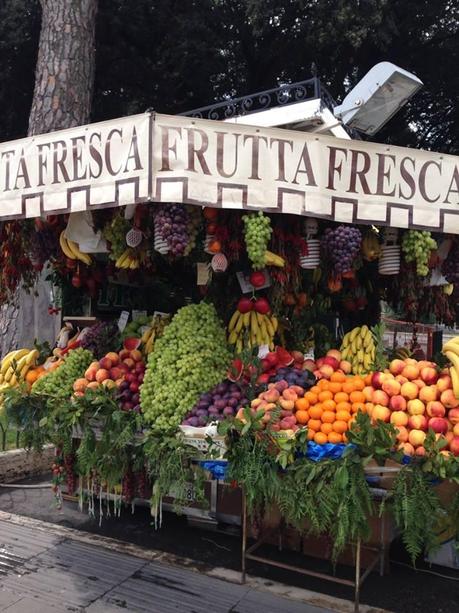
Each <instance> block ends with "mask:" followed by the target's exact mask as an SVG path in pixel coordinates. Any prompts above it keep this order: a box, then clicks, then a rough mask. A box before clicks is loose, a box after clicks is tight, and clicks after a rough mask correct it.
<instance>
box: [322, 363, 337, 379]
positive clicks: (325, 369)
mask: <svg viewBox="0 0 459 613" xmlns="http://www.w3.org/2000/svg"><path fill="white" fill-rule="evenodd" d="M319 372H320V373H321V375H322V377H324V379H330V377H331V376H332V374H333V373H334V372H335V369H334V368H333V366H330V364H323V365H322V366H321V367H320V368H319Z"/></svg>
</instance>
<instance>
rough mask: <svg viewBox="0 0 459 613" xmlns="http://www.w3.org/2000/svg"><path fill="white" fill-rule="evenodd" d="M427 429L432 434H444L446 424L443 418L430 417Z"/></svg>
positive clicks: (446, 430)
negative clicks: (429, 429) (432, 432)
mask: <svg viewBox="0 0 459 613" xmlns="http://www.w3.org/2000/svg"><path fill="white" fill-rule="evenodd" d="M428 426H429V428H432V430H433V431H434V432H438V433H440V434H446V433H447V432H448V422H447V420H446V419H445V418H444V417H431V418H430V419H429V424H428Z"/></svg>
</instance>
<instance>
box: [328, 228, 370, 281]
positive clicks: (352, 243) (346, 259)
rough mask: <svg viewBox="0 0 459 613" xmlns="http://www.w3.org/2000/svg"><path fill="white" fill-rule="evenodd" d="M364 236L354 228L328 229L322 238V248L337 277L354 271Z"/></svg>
mask: <svg viewBox="0 0 459 613" xmlns="http://www.w3.org/2000/svg"><path fill="white" fill-rule="evenodd" d="M361 244H362V234H361V232H360V230H359V229H358V228H355V227H353V226H337V227H335V228H327V229H326V230H325V233H324V236H323V238H322V248H323V249H324V251H325V253H326V256H327V258H328V259H329V261H330V263H331V264H332V266H333V271H334V273H335V274H336V275H340V274H342V273H344V272H348V271H349V270H352V267H353V264H354V260H355V258H356V257H357V256H358V254H359V252H360V246H361Z"/></svg>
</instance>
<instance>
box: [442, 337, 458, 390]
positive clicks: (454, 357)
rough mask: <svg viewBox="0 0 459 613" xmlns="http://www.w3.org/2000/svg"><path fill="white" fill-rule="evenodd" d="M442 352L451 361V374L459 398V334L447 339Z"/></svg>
mask: <svg viewBox="0 0 459 613" xmlns="http://www.w3.org/2000/svg"><path fill="white" fill-rule="evenodd" d="M442 353H443V354H444V355H445V356H446V357H447V358H448V360H449V361H450V362H451V367H450V369H449V374H450V377H451V383H452V384H453V393H454V395H455V396H456V398H459V336H455V337H454V338H452V339H451V340H449V341H447V342H446V343H445V344H444V345H443V348H442Z"/></svg>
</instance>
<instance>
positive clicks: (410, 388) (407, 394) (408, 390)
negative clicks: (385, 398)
mask: <svg viewBox="0 0 459 613" xmlns="http://www.w3.org/2000/svg"><path fill="white" fill-rule="evenodd" d="M400 393H401V395H402V396H403V397H404V398H406V399H407V400H414V399H415V398H417V397H418V394H419V388H418V386H417V385H416V384H415V383H412V382H411V381H407V382H406V383H403V384H402V387H401V389H400Z"/></svg>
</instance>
